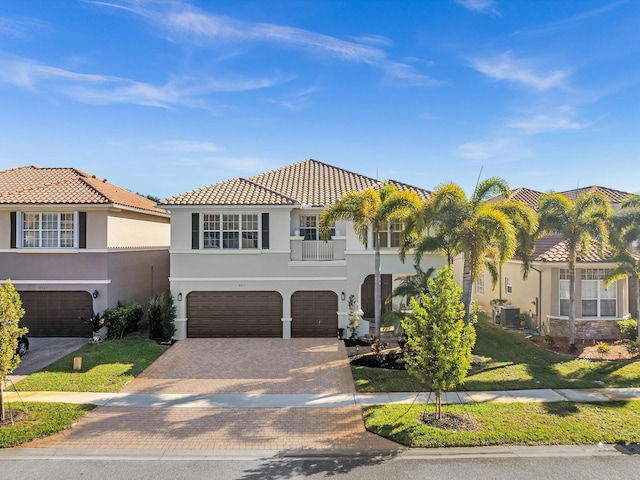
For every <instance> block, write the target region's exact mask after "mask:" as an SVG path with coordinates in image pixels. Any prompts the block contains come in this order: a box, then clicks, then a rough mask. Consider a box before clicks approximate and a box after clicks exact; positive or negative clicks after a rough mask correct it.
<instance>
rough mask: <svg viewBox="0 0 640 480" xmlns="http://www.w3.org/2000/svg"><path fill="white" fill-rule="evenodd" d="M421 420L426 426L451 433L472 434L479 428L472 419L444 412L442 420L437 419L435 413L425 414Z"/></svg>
mask: <svg viewBox="0 0 640 480" xmlns="http://www.w3.org/2000/svg"><path fill="white" fill-rule="evenodd" d="M420 420H421V421H422V423H424V424H425V425H429V426H430V427H434V428H440V429H442V430H448V431H450V432H472V431H474V430H476V429H477V428H478V424H477V422H476V421H475V420H474V419H473V418H472V417H470V416H469V415H463V414H461V413H450V412H442V413H441V415H440V418H436V414H435V412H424V413H423V414H422V415H421V416H420Z"/></svg>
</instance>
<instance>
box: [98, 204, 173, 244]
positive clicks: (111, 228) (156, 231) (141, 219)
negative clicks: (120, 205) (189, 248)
mask: <svg viewBox="0 0 640 480" xmlns="http://www.w3.org/2000/svg"><path fill="white" fill-rule="evenodd" d="M106 222H107V248H140V247H167V248H168V247H169V241H170V230H171V227H170V225H169V219H168V218H165V217H154V216H150V215H141V214H137V213H133V212H126V211H122V212H109V215H108V217H107V219H106Z"/></svg>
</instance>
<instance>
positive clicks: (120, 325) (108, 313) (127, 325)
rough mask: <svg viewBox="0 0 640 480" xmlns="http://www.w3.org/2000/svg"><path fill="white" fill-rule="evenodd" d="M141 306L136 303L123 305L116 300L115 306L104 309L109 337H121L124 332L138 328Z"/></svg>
mask: <svg viewBox="0 0 640 480" xmlns="http://www.w3.org/2000/svg"><path fill="white" fill-rule="evenodd" d="M142 314H143V311H142V307H141V306H140V305H138V304H137V303H131V304H128V305H123V304H121V303H120V302H118V306H117V307H116V308H108V309H107V310H105V311H104V320H105V324H106V325H107V326H108V327H109V338H122V337H124V335H125V333H131V332H135V331H136V330H138V323H140V320H142Z"/></svg>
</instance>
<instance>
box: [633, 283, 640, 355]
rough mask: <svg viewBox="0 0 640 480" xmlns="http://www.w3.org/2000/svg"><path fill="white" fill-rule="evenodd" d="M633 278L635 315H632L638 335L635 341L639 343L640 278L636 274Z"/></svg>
mask: <svg viewBox="0 0 640 480" xmlns="http://www.w3.org/2000/svg"><path fill="white" fill-rule="evenodd" d="M633 277H634V278H635V282H634V283H635V287H636V288H635V293H636V316H635V317H634V318H635V319H636V320H637V322H638V337H637V338H636V343H638V344H639V345H640V278H638V276H637V275H634V276H633Z"/></svg>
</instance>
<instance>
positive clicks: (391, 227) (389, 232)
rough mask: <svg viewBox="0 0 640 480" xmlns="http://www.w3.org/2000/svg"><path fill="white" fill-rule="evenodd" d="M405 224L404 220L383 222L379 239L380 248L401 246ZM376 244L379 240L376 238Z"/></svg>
mask: <svg viewBox="0 0 640 480" xmlns="http://www.w3.org/2000/svg"><path fill="white" fill-rule="evenodd" d="M403 228H404V225H403V224H402V222H396V221H394V222H383V223H382V225H380V232H379V235H378V237H379V239H380V248H398V247H400V235H401V233H402V229H403ZM373 243H374V246H375V245H377V243H378V242H377V241H376V239H375V238H374V242H373Z"/></svg>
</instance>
